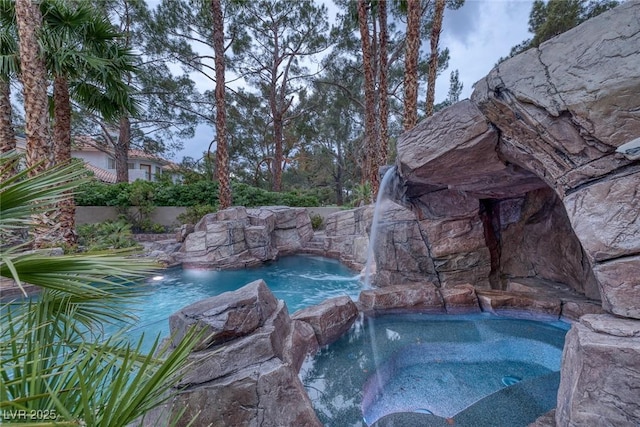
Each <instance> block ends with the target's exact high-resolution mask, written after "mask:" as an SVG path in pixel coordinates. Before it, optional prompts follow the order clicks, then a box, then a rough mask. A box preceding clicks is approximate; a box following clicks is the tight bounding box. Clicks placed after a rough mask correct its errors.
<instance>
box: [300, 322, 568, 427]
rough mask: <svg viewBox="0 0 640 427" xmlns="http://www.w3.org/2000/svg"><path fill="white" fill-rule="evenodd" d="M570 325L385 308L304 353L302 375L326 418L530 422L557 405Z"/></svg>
mask: <svg viewBox="0 0 640 427" xmlns="http://www.w3.org/2000/svg"><path fill="white" fill-rule="evenodd" d="M567 330H568V325H567V324H565V323H563V322H541V321H532V320H522V319H507V318H502V317H497V316H493V315H490V314H486V313H483V314H477V315H402V316H399V315H393V316H381V317H377V318H373V319H367V320H362V321H360V322H359V323H357V324H356V325H355V327H354V328H353V329H352V330H351V332H350V333H349V334H348V335H346V336H344V337H343V338H341V339H340V340H338V341H337V342H335V343H334V344H332V345H330V346H328V347H326V348H324V349H322V350H321V352H320V353H319V354H317V355H316V356H315V357H313V358H311V359H309V360H307V361H306V362H305V365H304V366H303V368H302V370H301V378H302V380H303V383H304V384H305V387H306V389H307V392H308V394H309V396H310V398H311V400H312V402H313V404H314V407H315V409H316V412H317V414H318V417H319V418H320V420H321V421H322V422H323V424H324V425H325V426H366V425H372V424H374V423H376V422H378V421H379V420H380V421H379V425H381V426H382V425H405V424H393V423H388V424H385V423H384V420H385V419H387V418H384V417H385V416H388V415H389V414H395V413H408V414H412V415H413V416H414V418H413V419H412V421H411V423H412V424H413V423H415V422H418V423H419V424H418V425H449V424H454V425H457V426H464V425H467V426H474V427H476V426H483V425H486V426H493V427H498V426H505V427H506V426H509V427H517V426H526V425H528V424H529V423H531V422H533V421H534V420H535V419H536V418H537V417H538V416H540V415H542V414H544V413H545V412H547V411H549V410H550V409H552V408H553V407H555V405H556V394H557V389H558V382H559V371H560V364H561V357H562V348H563V345H564V336H565V334H566V332H567ZM500 405H501V406H502V409H501V410H503V409H504V406H506V407H507V408H509V409H508V410H507V411H506V412H505V411H503V412H504V413H503V414H502V415H500V410H498V408H497V406H500ZM501 416H502V418H500V417H501ZM415 417H418V418H420V419H421V421H417V420H416V418H415ZM397 421H398V420H396V422H397ZM376 425H378V424H376ZM407 425H409V424H407Z"/></svg>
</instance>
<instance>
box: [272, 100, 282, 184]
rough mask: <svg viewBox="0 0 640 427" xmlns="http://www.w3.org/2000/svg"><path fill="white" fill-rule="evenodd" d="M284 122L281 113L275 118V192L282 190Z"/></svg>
mask: <svg viewBox="0 0 640 427" xmlns="http://www.w3.org/2000/svg"><path fill="white" fill-rule="evenodd" d="M282 128H283V120H282V115H281V114H280V112H277V113H276V114H275V115H274V117H273V140H274V142H275V153H274V155H273V165H272V167H273V191H280V190H281V189H282V163H283V161H284V151H283V149H282V140H283V138H284V137H283V133H282Z"/></svg>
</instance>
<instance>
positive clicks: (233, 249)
mask: <svg viewBox="0 0 640 427" xmlns="http://www.w3.org/2000/svg"><path fill="white" fill-rule="evenodd" d="M312 237H313V228H312V227H311V219H310V218H309V214H308V213H307V211H306V209H304V208H290V207H286V206H267V207H262V208H256V209H245V208H244V207H233V208H229V209H225V210H223V211H219V212H216V213H212V214H208V215H205V216H204V217H203V218H202V219H201V220H200V221H199V222H198V223H197V224H196V225H195V227H194V230H193V232H191V233H190V234H188V235H187V236H186V237H185V238H184V244H183V245H182V248H181V251H180V253H179V254H178V255H176V257H177V258H178V259H179V260H180V261H182V265H183V266H184V267H187V268H189V267H191V268H194V267H195V268H222V269H227V268H244V267H249V266H255V265H259V264H261V263H263V262H265V261H268V260H273V259H275V258H276V257H277V256H279V255H287V254H291V253H293V252H296V251H298V250H299V249H301V248H302V246H303V245H304V244H305V243H306V242H307V241H309V240H311V238H312Z"/></svg>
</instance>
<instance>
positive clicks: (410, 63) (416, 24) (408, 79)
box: [403, 0, 422, 130]
mask: <svg viewBox="0 0 640 427" xmlns="http://www.w3.org/2000/svg"><path fill="white" fill-rule="evenodd" d="M421 14H422V11H421V7H420V0H407V41H406V43H407V44H406V54H405V59H404V120H403V128H404V130H409V129H411V128H413V127H414V126H415V125H416V123H417V122H418V56H419V53H420V15H421Z"/></svg>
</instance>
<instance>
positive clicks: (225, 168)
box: [211, 0, 232, 209]
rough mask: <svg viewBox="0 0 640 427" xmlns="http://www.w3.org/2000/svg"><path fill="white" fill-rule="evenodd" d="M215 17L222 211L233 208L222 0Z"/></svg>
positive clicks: (214, 0) (215, 2) (214, 6)
mask: <svg viewBox="0 0 640 427" xmlns="http://www.w3.org/2000/svg"><path fill="white" fill-rule="evenodd" d="M211 15H212V17H213V48H214V54H215V66H216V87H215V98H216V139H217V149H216V169H217V175H218V176H217V178H218V204H219V208H220V209H226V208H228V207H229V206H231V201H232V199H231V186H230V184H229V151H228V147H227V130H226V127H227V110H226V103H225V87H224V86H225V76H224V72H225V61H224V21H223V17H222V5H221V4H220V0H211Z"/></svg>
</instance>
